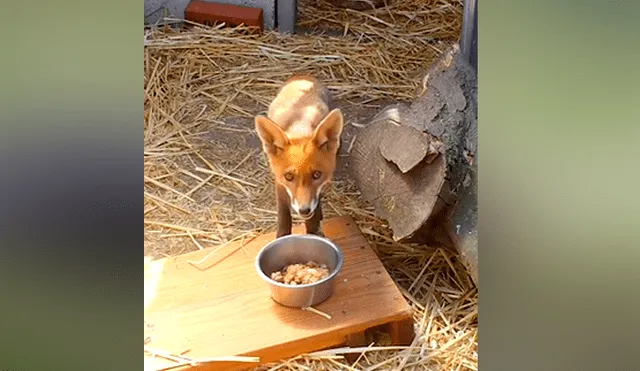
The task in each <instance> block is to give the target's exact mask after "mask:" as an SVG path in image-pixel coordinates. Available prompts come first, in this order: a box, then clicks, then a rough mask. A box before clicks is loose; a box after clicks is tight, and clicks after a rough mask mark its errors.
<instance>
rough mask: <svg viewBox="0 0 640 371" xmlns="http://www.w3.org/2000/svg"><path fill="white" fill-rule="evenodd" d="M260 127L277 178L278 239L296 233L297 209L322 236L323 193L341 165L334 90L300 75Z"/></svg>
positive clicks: (286, 85) (261, 119)
mask: <svg viewBox="0 0 640 371" xmlns="http://www.w3.org/2000/svg"><path fill="white" fill-rule="evenodd" d="M255 125H256V131H257V132H258V136H259V137H260V140H261V141H262V146H263V149H264V152H265V153H266V155H267V158H268V160H269V167H270V168H271V171H272V172H273V174H274V176H275V182H276V200H277V204H278V232H277V235H278V237H280V236H283V235H286V234H290V233H291V210H293V211H294V212H295V213H296V214H297V215H298V216H300V217H302V218H303V219H305V224H306V227H307V233H313V234H322V232H321V231H320V221H321V219H322V206H321V191H322V188H323V186H324V185H326V184H327V183H328V182H329V181H331V179H332V177H333V173H334V171H335V168H336V157H337V153H338V149H339V146H340V136H341V134H342V128H343V125H344V119H343V117H342V112H341V111H340V109H333V110H330V96H329V91H328V90H327V88H326V87H325V86H324V85H323V84H322V83H321V82H320V81H319V80H317V79H316V78H314V77H312V76H309V75H294V76H292V77H291V78H289V79H288V80H287V81H285V83H284V85H283V86H282V87H281V88H280V90H279V91H278V94H277V96H276V97H275V99H274V100H273V102H271V105H270V106H269V110H268V112H267V116H266V117H265V116H261V115H259V116H256V118H255Z"/></svg>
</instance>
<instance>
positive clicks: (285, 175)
mask: <svg viewBox="0 0 640 371" xmlns="http://www.w3.org/2000/svg"><path fill="white" fill-rule="evenodd" d="M284 178H285V179H286V180H287V181H288V182H290V181H292V180H293V174H291V173H286V174H284Z"/></svg>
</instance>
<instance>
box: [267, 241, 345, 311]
mask: <svg viewBox="0 0 640 371" xmlns="http://www.w3.org/2000/svg"><path fill="white" fill-rule="evenodd" d="M308 261H315V262H317V263H320V264H325V265H326V266H327V268H329V276H328V277H326V278H324V279H322V280H320V281H318V282H315V283H311V284H306V285H296V286H293V285H285V284H283V283H280V282H276V281H274V280H272V279H271V273H273V272H275V271H279V270H281V269H282V268H284V266H285V265H289V264H297V263H306V262H308ZM343 261H344V257H343V255H342V251H341V250H340V248H339V247H338V246H337V245H336V244H334V243H333V242H331V241H330V240H328V239H326V238H323V237H319V236H316V235H311V234H298V235H294V234H290V235H287V236H283V237H280V238H277V239H275V240H273V241H271V242H269V243H268V244H267V245H265V246H264V247H263V248H262V250H260V252H259V253H258V256H257V257H256V270H257V271H258V274H259V275H260V277H262V279H263V280H265V281H266V282H267V284H268V285H269V289H270V291H271V297H272V298H273V300H274V301H276V302H277V303H279V304H281V305H284V306H287V307H297V308H303V307H310V306H313V305H317V304H319V303H321V302H323V301H325V300H327V299H328V298H329V297H331V295H332V294H333V287H334V283H335V278H336V276H337V275H338V273H339V272H340V270H341V269H342V264H343Z"/></svg>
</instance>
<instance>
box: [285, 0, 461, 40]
mask: <svg viewBox="0 0 640 371" xmlns="http://www.w3.org/2000/svg"><path fill="white" fill-rule="evenodd" d="M462 9H463V6H462V1H447V0H427V1H425V0H387V1H385V6H382V7H379V8H375V9H368V10H362V11H359V10H353V9H347V8H341V7H337V6H335V5H333V4H331V3H330V2H328V1H325V0H307V1H300V2H299V4H298V17H299V19H298V23H297V26H298V27H306V28H313V29H317V30H331V31H337V32H340V33H342V35H344V36H354V37H358V38H363V39H365V40H372V41H378V40H385V41H388V42H391V43H397V44H406V45H416V44H418V45H419V44H427V43H430V42H432V41H434V40H449V41H451V40H457V39H458V37H459V36H460V29H461V25H462Z"/></svg>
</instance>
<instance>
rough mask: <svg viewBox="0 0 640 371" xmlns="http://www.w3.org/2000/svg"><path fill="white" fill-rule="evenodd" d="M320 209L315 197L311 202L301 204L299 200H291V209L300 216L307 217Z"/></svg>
mask: <svg viewBox="0 0 640 371" xmlns="http://www.w3.org/2000/svg"><path fill="white" fill-rule="evenodd" d="M317 207H318V198H317V197H314V198H312V199H311V201H310V202H304V203H299V202H298V201H297V200H295V199H292V200H291V208H292V209H293V211H295V212H296V214H298V215H299V216H302V217H306V216H310V215H312V214H313V213H314V212H315V211H316V208H317Z"/></svg>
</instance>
